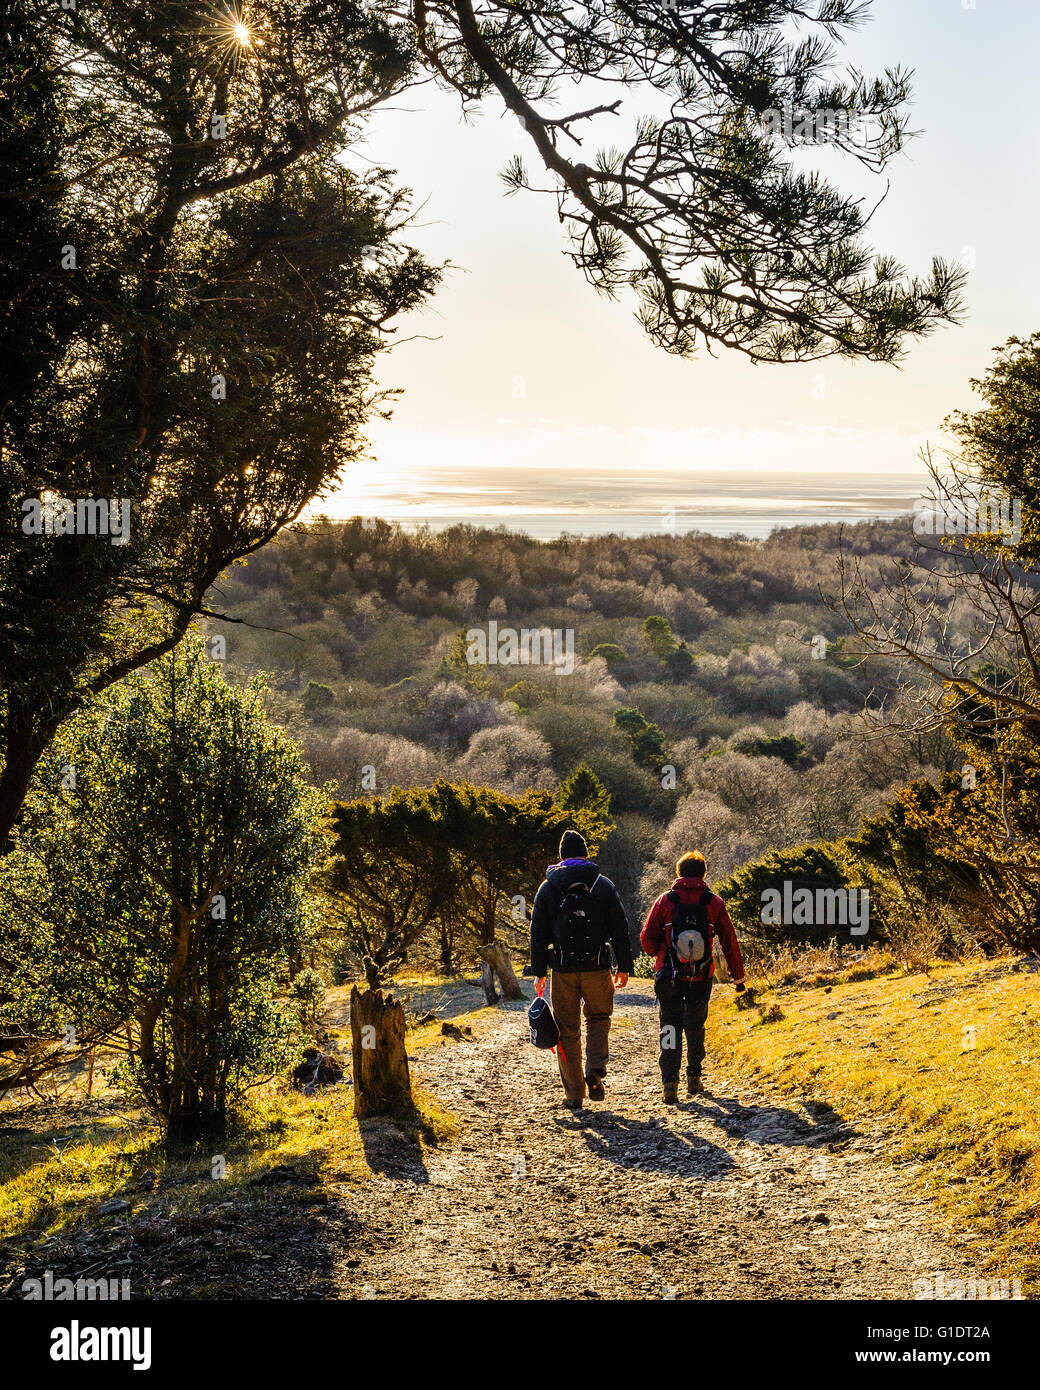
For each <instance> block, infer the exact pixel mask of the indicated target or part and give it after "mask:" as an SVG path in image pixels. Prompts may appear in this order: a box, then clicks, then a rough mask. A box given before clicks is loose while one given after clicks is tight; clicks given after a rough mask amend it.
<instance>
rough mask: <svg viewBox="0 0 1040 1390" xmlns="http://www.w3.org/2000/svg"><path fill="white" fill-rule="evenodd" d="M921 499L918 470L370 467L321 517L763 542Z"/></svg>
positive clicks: (879, 515) (894, 510)
mask: <svg viewBox="0 0 1040 1390" xmlns="http://www.w3.org/2000/svg"><path fill="white" fill-rule="evenodd" d="M925 495H927V487H926V481H925V479H924V477H923V476H922V474H921V473H920V472H915V473H910V472H898V473H897V472H884V471H881V470H879V471H877V472H874V473H873V474H872V473H871V472H864V471H861V470H856V471H853V470H851V469H848V470H845V469H842V468H839V467H836V468H835V469H834V471H833V472H827V471H824V470H820V469H816V470H813V471H812V472H808V471H805V472H798V471H789V470H786V469H784V468H783V467H779V468H776V469H771V470H769V472H766V471H764V470H759V469H755V470H747V469H744V470H738V469H733V470H732V471H726V470H721V469H711V470H707V469H704V470H691V469H679V468H664V467H660V466H657V467H655V466H653V465H648V466H645V467H612V468H606V467H604V468H602V469H596V468H593V467H589V466H587V465H586V466H575V467H571V468H567V469H565V470H554V471H549V470H545V469H541V468H537V467H532V466H526V467H523V466H517V465H510V464H505V465H502V464H495V465H494V466H492V467H490V468H487V469H484V470H475V469H473V468H470V467H466V466H454V467H445V466H441V467H436V466H430V467H427V468H419V467H414V468H410V469H408V470H400V471H397V472H396V473H395V472H394V470H393V469H387V470H386V471H385V472H384V471H383V470H382V469H381V468H379V467H378V466H377V467H374V468H372V469H371V470H368V469H365V470H359V471H358V472H355V473H353V474H348V475H347V478H346V479H345V486H344V487H343V489H342V491H340V492H338V493H336V494H333V495H332V496H331V497H329V498H328V499H327V501H326V502H325V504H324V505H323V506H321V507H320V508H319V507H316V508H314V512H318V511H319V510H320V511H321V512H322V513H323V514H324V515H326V516H330V517H333V518H341V517H343V518H345V517H352V516H360V517H380V518H383V519H385V520H388V521H397V522H400V524H401V525H402V526H404V527H406V528H407V529H414V528H417V527H420V526H428V527H429V528H430V529H431V530H434V531H441V530H444V529H445V528H446V527H449V526H456V525H459V524H464V525H469V526H477V527H489V528H492V529H493V528H496V527H505V528H506V529H507V530H509V531H522V532H525V533H526V534H527V535H529V536H533V537H534V538H535V539H537V540H552V539H553V538H554V537H557V536H562V535H573V536H603V535H609V534H615V535H626V536H645V535H653V534H657V533H663V534H669V535H686V534H688V533H689V532H691V531H701V532H706V533H707V534H709V535H713V536H747V537H752V538H756V539H760V538H763V537H765V536H768V535H769V534H770V532H771V531H774V530H776V529H777V528H778V527H788V526H814V525H821V524H825V523H842V522H844V523H846V524H848V525H854V524H855V523H856V522H858V521H890V520H892V519H894V518H896V517H899V516H903V515H906V516H907V517H908V521H909V513H911V512H912V510H913V506H914V503H915V501H917V499H919V498H921V497H922V496H925Z"/></svg>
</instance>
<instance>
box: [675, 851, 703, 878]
mask: <svg viewBox="0 0 1040 1390" xmlns="http://www.w3.org/2000/svg"><path fill="white" fill-rule="evenodd" d="M707 867H708V866H707V864H705V862H704V855H703V854H700V853H699V852H698V851H697V850H694V851H693V852H692V853H690V854H684V855H683V857H682V858H681V859H680V860H679V862H678V864H676V866H675V874H676V877H677V878H703V877H704V873H705V870H706V869H707Z"/></svg>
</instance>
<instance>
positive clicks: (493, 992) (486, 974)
mask: <svg viewBox="0 0 1040 1390" xmlns="http://www.w3.org/2000/svg"><path fill="white" fill-rule="evenodd" d="M480 988H481V989H482V990H483V991H484V1002H485V1003H486V1004H489V1005H490V1004H497V1003H498V990H497V989H496V988H495V972H494V971H493V970H492V969H491V966H490V965H489V964H488V963H487V961H486V960H482V961H481V962H480Z"/></svg>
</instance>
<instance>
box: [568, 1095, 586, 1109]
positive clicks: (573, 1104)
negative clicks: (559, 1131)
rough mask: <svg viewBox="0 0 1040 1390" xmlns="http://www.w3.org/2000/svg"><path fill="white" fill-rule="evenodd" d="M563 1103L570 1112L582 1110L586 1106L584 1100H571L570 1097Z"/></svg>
mask: <svg viewBox="0 0 1040 1390" xmlns="http://www.w3.org/2000/svg"><path fill="white" fill-rule="evenodd" d="M563 1103H564V1105H565V1106H566V1107H567V1109H568V1110H580V1109H581V1107H582V1106H583V1105H584V1104H585V1102H584V1101H583V1100H571V1099H570V1097H569V1096H568V1097H567V1098H566V1099H565V1100H564V1102H563Z"/></svg>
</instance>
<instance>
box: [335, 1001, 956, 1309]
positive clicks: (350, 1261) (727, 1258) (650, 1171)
mask: <svg viewBox="0 0 1040 1390" xmlns="http://www.w3.org/2000/svg"><path fill="white" fill-rule="evenodd" d="M526 1007H527V1006H526V1004H514V1005H507V1006H502V1007H501V1008H500V1009H499V1010H498V1011H497V1012H496V1014H495V1015H494V1016H489V1017H487V1018H482V1019H480V1020H478V1022H477V1023H476V1025H475V1026H474V1029H473V1036H472V1037H471V1038H470V1037H466V1038H464V1039H463V1040H462V1041H460V1042H448V1043H446V1044H445V1045H444V1046H441V1047H431V1048H425V1049H423V1050H422V1051H420V1052H419V1053H418V1054H417V1055H416V1057H415V1059H414V1061H413V1072H414V1074H415V1076H416V1078H417V1079H418V1081H419V1083H420V1084H421V1085H422V1086H424V1087H426V1088H427V1089H428V1090H430V1091H431V1092H433V1093H434V1094H435V1095H436V1097H437V1098H438V1099H439V1100H440V1102H441V1103H442V1104H443V1105H444V1106H445V1107H446V1108H447V1109H448V1110H451V1111H452V1112H454V1113H455V1114H456V1115H457V1116H458V1117H459V1118H460V1119H461V1121H462V1132H461V1135H460V1137H459V1138H458V1139H456V1140H455V1141H454V1142H453V1143H451V1144H449V1145H446V1146H444V1147H443V1148H441V1149H439V1150H432V1151H427V1152H426V1153H425V1155H423V1154H420V1153H419V1152H418V1151H417V1150H411V1151H408V1149H407V1148H405V1149H402V1145H401V1142H400V1140H401V1136H400V1133H399V1132H397V1131H394V1130H393V1129H391V1128H384V1129H377V1130H374V1131H373V1132H372V1133H371V1134H370V1135H369V1137H368V1139H367V1141H366V1142H367V1145H368V1147H369V1161H370V1162H371V1163H372V1166H373V1167H374V1168H375V1169H376V1170H377V1175H376V1177H375V1178H374V1180H373V1181H374V1183H375V1188H374V1190H373V1188H372V1187H371V1186H369V1187H368V1195H367V1196H366V1198H365V1205H364V1212H363V1214H362V1213H361V1212H360V1211H359V1212H358V1217H359V1220H358V1223H357V1226H356V1227H354V1229H355V1231H356V1234H355V1235H354V1236H353V1237H351V1238H350V1239H349V1240H347V1241H345V1242H344V1247H343V1250H342V1258H341V1260H340V1261H339V1269H338V1277H337V1282H338V1285H339V1290H340V1296H342V1297H348V1298H349V1297H354V1298H387V1297H398V1298H400V1297H406V1298H407V1297H411V1298H495V1299H517V1298H583V1297H584V1298H617V1297H628V1298H688V1297H694V1296H700V1297H707V1298H778V1297H788V1298H806V1299H828V1298H853V1299H864V1298H912V1297H913V1296H914V1289H913V1281H914V1279H915V1278H919V1277H925V1276H929V1275H931V1274H933V1273H934V1272H937V1271H943V1272H944V1273H945V1274H946V1276H947V1277H956V1276H958V1275H959V1276H962V1277H963V1276H966V1275H967V1276H970V1275H971V1274H972V1272H973V1270H972V1269H971V1268H970V1267H969V1264H968V1260H969V1258H970V1257H969V1256H968V1255H967V1253H966V1251H965V1250H962V1249H959V1248H958V1246H957V1244H956V1243H955V1237H954V1235H953V1233H952V1232H951V1231H950V1230H949V1229H948V1228H947V1227H946V1226H945V1225H944V1223H943V1222H942V1220H941V1219H940V1217H939V1216H938V1215H937V1214H936V1213H935V1211H934V1209H933V1208H931V1207H930V1206H929V1205H928V1203H927V1202H926V1201H924V1200H922V1198H921V1197H920V1196H918V1195H916V1194H915V1193H914V1192H913V1190H912V1188H911V1186H910V1183H909V1181H908V1180H907V1179H906V1178H905V1177H904V1176H902V1175H901V1174H899V1173H898V1171H895V1170H893V1169H891V1168H890V1167H886V1166H883V1165H882V1164H881V1163H879V1162H878V1161H877V1158H876V1151H877V1150H878V1149H879V1148H880V1147H881V1145H882V1143H883V1140H882V1139H881V1138H880V1136H878V1135H872V1134H870V1133H866V1132H861V1131H856V1130H854V1129H852V1128H850V1127H848V1126H846V1125H844V1124H843V1123H842V1121H841V1120H840V1117H838V1116H837V1115H835V1114H834V1113H833V1112H831V1111H829V1110H828V1108H827V1107H826V1106H820V1105H815V1104H813V1103H812V1102H809V1103H808V1104H807V1105H806V1106H803V1105H799V1104H797V1103H796V1102H793V1101H781V1102H775V1101H773V1100H771V1099H770V1098H768V1097H767V1096H765V1095H764V1094H762V1093H756V1092H755V1091H754V1090H753V1089H751V1088H750V1087H740V1086H731V1085H727V1084H724V1083H721V1082H716V1081H715V1080H714V1079H713V1076H712V1072H711V1066H710V1063H711V1058H710V1054H709V1058H708V1064H707V1070H706V1073H705V1080H706V1084H707V1087H708V1093H707V1094H706V1095H704V1096H700V1097H697V1098H695V1099H693V1100H690V1101H683V1103H682V1104H681V1105H680V1106H679V1107H677V1108H676V1107H667V1106H665V1105H664V1103H663V1101H662V1099H661V1095H660V1084H659V1080H658V1075H657V1069H656V1051H655V1046H656V1037H657V1010H656V1005H655V1002H654V999H653V994H652V990H651V988H650V986H649V984H648V983H647V982H646V981H640V980H633V981H631V983H630V984H629V986H628V988H627V989H625V990H623V991H619V993H618V995H617V1004H616V1009H615V1015H614V1026H613V1028H612V1031H611V1053H612V1056H611V1074H610V1076H609V1077H608V1078H607V1098H606V1101H605V1102H602V1103H600V1104H599V1105H591V1104H589V1105H587V1106H586V1109H585V1110H583V1111H581V1112H578V1113H576V1114H575V1113H571V1112H569V1111H567V1110H565V1109H564V1108H563V1107H562V1105H560V1103H559V1102H560V1099H561V1098H562V1091H561V1089H560V1086H559V1081H558V1078H557V1076H556V1074H555V1067H556V1062H555V1058H554V1057H553V1056H552V1055H551V1054H550V1053H541V1052H538V1051H536V1050H535V1049H534V1048H533V1047H531V1045H530V1042H529V1041H528V1039H527V1028H526V1018H525V1011H526ZM366 1186H368V1185H366ZM373 1196H375V1199H376V1200H375V1201H374V1202H373ZM341 1197H342V1198H343V1199H344V1201H345V1202H346V1204H347V1205H349V1197H348V1194H346V1193H343V1194H341Z"/></svg>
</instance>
